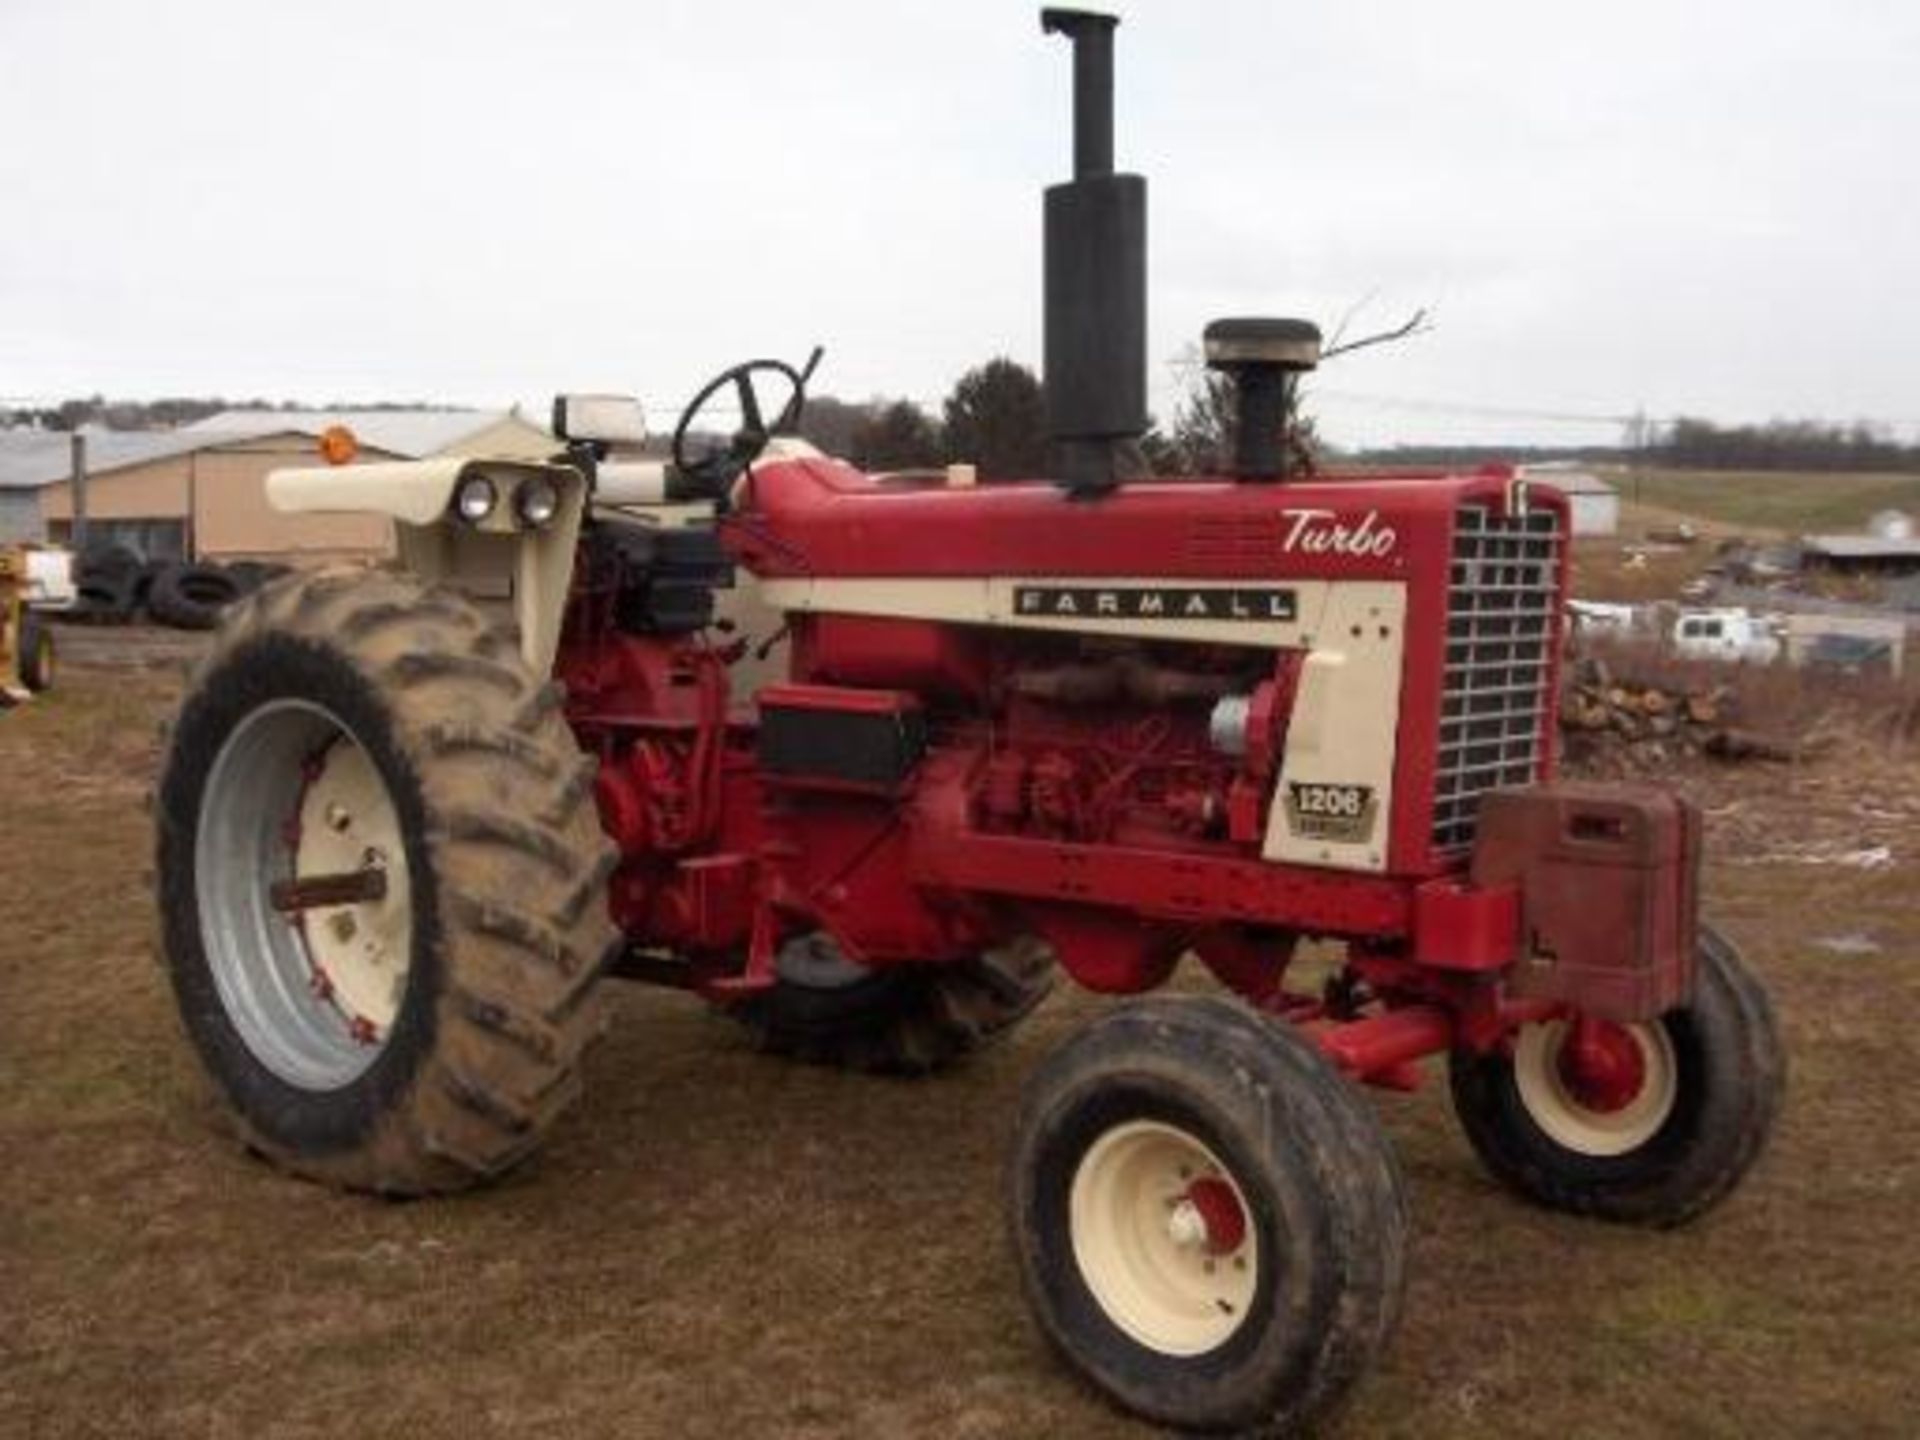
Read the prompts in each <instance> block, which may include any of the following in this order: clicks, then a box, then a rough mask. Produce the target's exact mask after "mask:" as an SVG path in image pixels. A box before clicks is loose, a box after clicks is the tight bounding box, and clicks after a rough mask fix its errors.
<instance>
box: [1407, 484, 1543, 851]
mask: <svg viewBox="0 0 1920 1440" xmlns="http://www.w3.org/2000/svg"><path fill="white" fill-rule="evenodd" d="M1560 542H1561V535H1560V521H1559V516H1557V515H1556V514H1555V513H1554V512H1553V511H1551V510H1534V511H1530V512H1528V513H1527V514H1525V515H1521V516H1517V517H1513V518H1508V519H1501V518H1498V517H1496V516H1495V515H1494V514H1493V512H1492V511H1491V510H1489V509H1487V508H1486V507H1485V506H1480V505H1468V506H1464V507H1462V509H1461V511H1460V514H1459V516H1458V518H1457V521H1456V524H1455V529H1454V536H1453V569H1452V573H1451V575H1450V577H1449V580H1448V589H1447V663H1446V673H1445V676H1444V678H1443V680H1442V682H1441V691H1440V751H1439V756H1438V765H1437V768H1436V772H1435V777H1434V779H1435V785H1434V797H1433V843H1434V846H1435V848H1436V849H1441V850H1454V849H1458V848H1460V847H1462V846H1465V845H1469V844H1471V843H1472V842H1473V832H1474V820H1475V816H1476V812H1477V811H1478V809H1479V803H1480V797H1481V796H1482V795H1484V794H1486V793H1487V791H1489V790H1497V789H1499V788H1501V787H1503V786H1508V785H1526V784H1531V783H1532V782H1533V781H1534V780H1535V779H1536V778H1537V777H1538V775H1539V771H1540V760H1541V754H1540V747H1541V741H1542V738H1543V732H1544V729H1545V718H1546V712H1547V708H1548V699H1549V697H1548V696H1547V693H1546V688H1547V683H1548V676H1549V675H1550V674H1551V672H1552V660H1553V647H1554V644H1555V639H1556V627H1555V623H1554V621H1555V616H1556V614H1557V606H1556V604H1555V587H1556V586H1557V585H1558V583H1559V575H1560Z"/></svg>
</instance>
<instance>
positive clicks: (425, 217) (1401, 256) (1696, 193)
mask: <svg viewBox="0 0 1920 1440" xmlns="http://www.w3.org/2000/svg"><path fill="white" fill-rule="evenodd" d="M1114 8H1117V9H1118V10H1119V12H1120V13H1121V14H1122V16H1123V18H1124V23H1123V25H1122V28H1121V31H1120V39H1119V66H1120V78H1119V87H1118V90H1119V110H1120V115H1119V125H1118V149H1119V158H1120V162H1121V164H1122V166H1123V168H1128V169H1134V170H1138V171H1140V172H1142V173H1144V174H1146V175H1147V176H1148V177H1149V179H1150V181H1151V203H1152V218H1151V236H1152V240H1151V260H1150V265H1151V275H1152V287H1153V290H1152V300H1151V321H1152V342H1151V343H1152V350H1153V354H1154V357H1155V368H1154V374H1153V377H1152V385H1153V392H1154V398H1155V404H1156V407H1157V408H1159V409H1160V410H1161V411H1162V412H1164V411H1165V410H1166V409H1168V408H1169V407H1170V405H1171V403H1172V400H1173V397H1174V395H1175V394H1176V393H1177V383H1178V382H1177V369H1176V366H1175V365H1174V363H1173V362H1175V361H1176V360H1177V358H1178V357H1179V355H1180V353H1181V352H1182V350H1183V348H1184V347H1186V346H1188V345H1190V344H1191V343H1192V341H1193V340H1194V339H1196V338H1197V336H1198V333H1199V330H1200V327H1201V326H1202V325H1203V324H1204V323H1205V322H1206V321H1207V320H1208V319H1209V318H1211V317H1213V316H1217V315H1222V314H1246V313H1272V314H1300V315H1306V316H1309V317H1312V318H1315V319H1318V320H1320V321H1321V322H1322V323H1323V324H1324V325H1326V326H1328V327H1329V328H1331V327H1332V326H1334V325H1335V324H1337V323H1338V322H1339V321H1340V320H1341V318H1342V317H1343V316H1346V315H1348V314H1349V312H1356V318H1354V319H1353V320H1352V322H1351V324H1352V327H1353V329H1354V330H1355V331H1360V330H1365V329H1367V328H1370V327H1374V326H1384V325H1387V324H1391V323H1393V322H1394V321H1396V320H1397V319H1399V318H1401V317H1402V316H1403V315H1404V314H1405V313H1406V312H1408V311H1410V310H1411V309H1413V308H1414V307H1417V306H1422V305H1430V306H1432V307H1434V311H1435V317H1436V322H1437V323H1436V328H1435V329H1434V331H1433V332H1432V333H1431V334H1429V335H1426V336H1424V337H1422V338H1420V339H1418V340H1416V341H1413V342H1410V343H1407V344H1404V345H1399V346H1395V347H1391V348H1390V349H1385V350H1381V351H1378V352H1373V353H1370V354H1368V355H1365V356H1355V357H1352V358H1351V359H1348V360H1345V361H1341V362H1338V363H1336V364H1335V365H1333V366H1330V367H1329V368H1328V369H1327V370H1326V371H1324V372H1322V375H1321V376H1320V378H1319V381H1318V392H1319V393H1318V398H1317V404H1318V408H1319V409H1320V411H1321V413H1322V416H1323V423H1324V424H1325V425H1326V427H1327V429H1328V430H1329V432H1330V433H1331V435H1332V437H1333V438H1334V439H1335V440H1339V441H1345V442H1350V443H1351V442H1356V441H1368V442H1377V441H1386V440H1413V439H1441V438H1470V437H1471V438H1482V437H1484V438H1493V439H1502V440H1511V441H1520V440H1553V441H1574V440H1609V439H1614V438H1617V436H1618V433H1619V427H1618V426H1617V425H1614V424H1612V423H1609V422H1607V421H1605V420H1603V419H1589V420H1585V421H1575V420H1560V419H1551V418H1545V417H1549V416H1569V417H1581V416H1594V417H1604V416H1609V415H1616V414H1620V413H1625V412H1630V411H1633V410H1635V409H1636V408H1640V407H1644V408H1645V410H1646V411H1648V412H1649V413H1651V414H1655V415H1667V414H1673V413H1693V414H1704V415H1709V416H1713V417H1716V418H1720V419H1723V420H1729V421H1731V420H1764V419H1767V418H1769V417H1773V416H1823V417H1830V418H1836V419H1851V418H1854V417H1873V418H1877V419H1883V420H1887V421H1890V422H1898V423H1899V424H1900V425H1901V427H1902V433H1903V434H1904V435H1908V436H1911V435H1913V434H1915V433H1916V431H1920V282H1917V281H1916V265H1917V262H1916V257H1920V185H1917V184H1916V183H1915V173H1916V170H1920V162H1917V161H1916V156H1920V83H1916V75H1920V64H1917V63H1916V62H1920V5H1914V4H1912V3H1911V0H1826V3H1824V4H1820V5H1813V4H1808V3H1806V0H1697V3H1687V0H1660V3H1655V0H1610V3H1607V4H1604V5H1579V6H1574V5H1570V4H1565V3H1552V0H1526V3H1521V0H1451V3H1435V0H1427V3H1414V0H1342V3H1339V4H1333V3H1327V0H1318V3H1312V0H1219V3H1199V0H1188V3H1177V0H1131V3H1126V4H1122V5H1118V6H1116V7H1114ZM1036 10H1037V6H1035V5H1033V4H1030V3H1023V0H983V3H962V0H948V3H945V4H941V5H928V4H903V3H894V4H883V3H877V0H813V3H807V4H795V3H790V0H789V3H753V0H731V3H724V4H722V3H708V4H694V3H685V4H682V3H664V0H616V3H597V0H540V3H538V4H526V3H514V4H485V3H476V0H469V3H461V4H454V3H428V0H328V3H325V4H319V3H314V4H305V5H297V4H265V3H259V0H170V3H165V4H148V3H134V0H120V3H111V0H0V397H57V396H62V395H68V394H76V393H91V392H94V391H104V392H106V393H108V394H112V395H125V396H152V395H158V394H191V393H207V392H217V393H223V394H227V395H265V396H268V397H273V398H279V397H299V398H305V399H310V400H316V401H317V400H332V399H339V398H380V397H408V398H411V397H432V398H438V399H445V400H453V401H466V402H473V403H488V404H491V403H501V402H507V401H513V400H521V401H526V402H530V403H542V402H543V400H544V397H546V396H547V395H549V394H550V393H551V392H552V391H554V390H555V389H561V388H573V389H580V388H620V389H625V390H629V391H637V392H638V393H639V394H641V395H642V396H643V397H644V398H645V399H646V400H647V401H648V402H649V403H650V405H651V406H652V407H653V409H654V412H655V419H656V423H663V422H665V421H667V420H668V419H670V415H669V414H667V413H662V412H666V411H669V410H670V409H671V408H672V407H673V406H675V405H677V404H678V403H679V402H680V401H681V400H682V399H683V398H684V397H686V396H687V395H688V394H689V393H690V392H691V391H692V389H693V388H694V387H695V386H696V385H697V384H698V383H699V382H700V381H701V380H703V379H704V378H705V377H706V376H707V375H708V373H709V372H712V371H714V370H717V369H719V368H720V367H721V366H723V365H725V364H727V363H730V362H731V361H733V360H736V359H739V358H743V357H745V356H748V355H754V354H764V353H771V354H777V355H789V356H796V357H797V356H799V355H802V354H803V353H804V352H805V350H806V349H807V347H808V346H809V345H810V344H812V343H814V342H815V341H819V342H821V343H823V344H825V345H826V346H827V348H828V358H827V361H826V364H825V366H824V367H823V370H822V372H821V375H820V377H819V381H818V384H819V387H820V388H821V389H823V390H825V391H828V392H831V393H836V394H840V395H843V396H848V397H859V396H864V395H867V394H871V393H875V392H887V393H890V394H908V395H911V396H915V397H917V398H923V399H927V400H935V399H937V398H938V397H939V396H940V395H942V394H944V393H945V391H946V390H947V388H948V387H949V386H950V384H951V383H952V381H953V379H954V378H955V376H956V375H958V374H959V373H960V372H961V371H962V370H963V369H965V368H966V367H967V366H969V365H970V364H973V363H976V362H977V361H979V360H981V359H984V358H986V357H988V356H990V355H992V354H995V353H998V352H1004V353H1008V354H1011V355H1013V356H1015V357H1017V358H1019V359H1022V360H1025V361H1028V362H1030V363H1034V364H1036V365H1037V363H1038V360H1039V333H1040V331H1039V323H1040V296H1039V215H1040V209H1039V205H1040V201H1039V190H1040V188H1041V186H1042V185H1044V184H1046V183H1048V182H1050V181H1053V180H1057V179H1061V178H1064V177H1065V173H1066V170H1067V167H1068V156H1069V151H1068V111H1067V95H1068V72H1069V67H1068V63H1067V58H1066V52H1065V48H1064V45H1063V43H1062V42H1060V41H1059V40H1043V39H1042V38H1041V36H1040V34H1039V29H1038V25H1037V21H1036V19H1035V14H1036ZM1508 412H1513V413H1508Z"/></svg>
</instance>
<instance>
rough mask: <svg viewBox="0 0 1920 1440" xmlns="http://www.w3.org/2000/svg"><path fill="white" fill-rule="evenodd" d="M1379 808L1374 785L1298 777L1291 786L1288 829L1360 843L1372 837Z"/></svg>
mask: <svg viewBox="0 0 1920 1440" xmlns="http://www.w3.org/2000/svg"><path fill="white" fill-rule="evenodd" d="M1379 808H1380V807H1379V806H1378V804H1376V803H1375V801H1374V798H1373V787H1372V786H1371V785H1338V784H1332V785H1330V784H1323V783H1321V782H1318V781H1309V780H1295V781H1294V782H1293V783H1292V784H1290V785H1288V786H1287V828H1288V829H1290V830H1292V831H1293V833H1294V834H1296V835H1299V836H1301V837H1303V838H1305V839H1308V840H1329V841H1333V842H1335V843H1337V844H1346V845H1357V844H1360V843H1361V842H1363V841H1365V840H1368V839H1370V838H1371V837H1372V835H1373V822H1374V818H1375V815H1376V814H1377V812H1378V811H1379Z"/></svg>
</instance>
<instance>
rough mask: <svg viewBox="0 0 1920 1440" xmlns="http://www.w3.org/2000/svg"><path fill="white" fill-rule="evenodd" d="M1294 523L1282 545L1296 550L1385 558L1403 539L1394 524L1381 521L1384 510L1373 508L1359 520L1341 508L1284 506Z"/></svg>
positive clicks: (1317, 553)
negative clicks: (1347, 515)
mask: <svg viewBox="0 0 1920 1440" xmlns="http://www.w3.org/2000/svg"><path fill="white" fill-rule="evenodd" d="M1280 513H1281V514H1282V515H1285V516H1286V517H1287V518H1288V519H1289V520H1291V521H1292V522H1293V523H1292V524H1291V525H1289V526H1288V527H1287V533H1286V535H1285V536H1284V537H1283V538H1282V539H1281V541H1280V548H1281V549H1282V550H1283V551H1285V552H1287V553H1288V554H1292V553H1293V552H1294V551H1296V550H1297V551H1299V552H1300V553H1301V554H1302V555H1347V556H1351V557H1352V558H1354V559H1356V560H1383V559H1385V558H1386V557H1387V556H1389V555H1391V554H1392V553H1393V551H1394V547H1395V546H1396V545H1398V544H1399V543H1400V536H1399V535H1398V534H1397V533H1396V532H1395V530H1394V528H1393V527H1392V526H1391V525H1383V524H1381V523H1380V512H1379V511H1378V510H1369V511H1368V512H1367V513H1366V514H1365V515H1363V516H1361V517H1360V519H1359V520H1358V521H1357V522H1356V521H1353V520H1350V519H1345V518H1342V516H1341V515H1340V513H1339V512H1338V511H1337V510H1282V511H1281V512H1280Z"/></svg>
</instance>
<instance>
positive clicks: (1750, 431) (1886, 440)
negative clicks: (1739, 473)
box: [1652, 416, 1920, 471]
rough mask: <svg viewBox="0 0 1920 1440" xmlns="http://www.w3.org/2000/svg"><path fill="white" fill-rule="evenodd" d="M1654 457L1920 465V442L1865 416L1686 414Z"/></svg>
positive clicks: (1697, 462) (1708, 464) (1714, 465)
mask: <svg viewBox="0 0 1920 1440" xmlns="http://www.w3.org/2000/svg"><path fill="white" fill-rule="evenodd" d="M1652 449H1653V453H1654V456H1655V458H1657V459H1659V460H1660V461H1662V462H1663V463H1665V464H1668V465H1673V466H1677V467H1679V468H1682V469H1687V470H1845V471H1861V470H1881V471H1885V470H1896V471H1920V444H1916V445H1902V444H1900V443H1899V442H1898V441H1897V440H1895V439H1894V438H1893V436H1892V435H1891V434H1889V433H1888V432H1887V430H1886V429H1885V428H1884V427H1882V426H1878V425H1874V424H1872V423H1870V422H1868V421H1865V420H1856V421H1854V422H1853V423H1852V424H1850V425H1835V424H1828V423H1825V422H1822V421H1818V420H1775V421H1772V422H1771V423H1769V424H1766V425H1716V424H1714V423H1713V422H1712V421H1711V420H1699V419H1694V418H1691V417H1686V416H1683V417H1681V418H1680V419H1678V420H1675V421H1673V422H1672V424H1670V425H1668V426H1666V427H1664V428H1663V430H1662V431H1661V432H1660V434H1659V436H1658V438H1657V439H1656V440H1655V441H1654V444H1653V447H1652Z"/></svg>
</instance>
